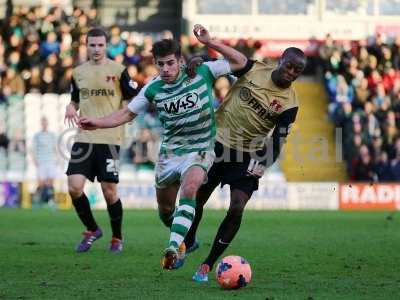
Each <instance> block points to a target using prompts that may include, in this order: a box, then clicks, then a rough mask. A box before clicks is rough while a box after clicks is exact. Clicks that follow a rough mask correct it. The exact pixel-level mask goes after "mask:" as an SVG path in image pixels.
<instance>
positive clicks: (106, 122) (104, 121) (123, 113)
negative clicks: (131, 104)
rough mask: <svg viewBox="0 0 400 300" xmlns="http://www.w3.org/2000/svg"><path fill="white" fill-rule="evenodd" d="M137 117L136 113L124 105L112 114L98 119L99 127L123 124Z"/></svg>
mask: <svg viewBox="0 0 400 300" xmlns="http://www.w3.org/2000/svg"><path fill="white" fill-rule="evenodd" d="M135 117H136V114H134V113H133V112H131V111H130V110H129V109H128V107H124V108H122V109H120V110H118V111H116V112H113V113H112V114H110V115H108V116H105V117H102V118H99V119H97V122H98V124H97V125H98V126H99V128H113V127H118V126H120V125H122V124H125V123H128V122H130V121H132V120H133V119H134V118H135Z"/></svg>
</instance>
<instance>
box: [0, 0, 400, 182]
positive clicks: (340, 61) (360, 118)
mask: <svg viewBox="0 0 400 300" xmlns="http://www.w3.org/2000/svg"><path fill="white" fill-rule="evenodd" d="M239 2H240V1H236V2H232V1H229V6H230V7H231V9H237V10H243V9H246V8H243V7H242V3H241V2H240V3H239ZM269 2H270V1H260V7H261V8H262V7H263V5H267V6H268V3H269ZM292 2H293V1H282V5H283V4H285V5H289V6H290V5H291V3H292ZM331 2H332V1H327V11H329V10H330V7H331V6H330V5H331ZM212 3H213V1H205V2H204V5H203V4H202V5H203V6H201V7H200V9H201V11H203V12H206V11H207V10H208V9H209V6H210V5H211V4H212ZM224 3H225V2H220V6H221V7H223V5H224ZM235 3H236V4H235ZM296 3H297V2H296ZM351 3H352V2H351V1H350V2H349V5H350V6H351ZM357 3H359V2H357ZM233 4H234V5H233ZM297 4H298V5H300V6H301V9H297V10H296V11H297V12H298V11H300V12H301V13H306V11H309V10H312V9H314V8H312V7H310V5H311V4H312V2H310V1H307V0H304V1H299V2H298V3H297ZM380 5H385V2H382V1H381V2H380ZM274 7H275V6H274ZM396 7H397V6H396ZM275 8H276V9H277V11H276V12H275V11H274V13H277V14H278V13H279V9H282V10H283V11H286V10H285V9H283V8H280V7H278V6H277V7H275ZM335 9H336V10H343V9H348V7H344V8H342V7H341V6H340V7H336V8H335ZM351 9H352V10H353V11H360V10H361V9H365V11H366V13H368V12H369V7H366V6H362V7H358V6H354V7H353V6H351ZM396 9H397V8H396ZM332 10H334V9H333V8H332ZM2 24H3V26H1V28H0V73H1V76H0V137H1V138H0V140H1V144H0V173H4V172H11V173H13V174H18V172H20V173H21V172H27V174H33V172H34V170H33V169H32V168H33V167H32V165H31V161H30V158H29V155H27V154H28V153H29V147H30V143H31V139H32V136H33V134H34V132H36V131H37V130H38V128H39V124H40V122H39V120H40V117H41V115H42V114H43V113H44V114H45V115H46V116H47V118H48V119H49V123H50V124H49V125H50V128H52V130H53V131H56V132H59V133H61V132H63V131H64V130H65V129H66V128H65V125H64V124H62V120H63V113H64V107H65V104H66V103H67V102H68V101H69V96H68V94H66V93H68V91H69V80H70V78H71V71H72V68H73V67H74V66H75V65H77V64H80V63H82V62H83V61H85V59H86V47H85V45H84V36H85V33H86V32H87V30H88V28H89V27H90V26H93V25H96V24H97V12H96V10H94V9H90V10H87V11H84V10H82V9H80V8H74V9H73V11H72V13H71V14H70V15H68V14H67V13H66V12H64V11H63V10H62V9H60V8H50V10H49V11H48V12H47V9H45V8H44V7H41V6H32V7H27V6H19V7H15V8H14V13H13V14H12V15H9V16H8V17H7V18H5V19H4V20H3V23H2ZM165 36H169V37H170V36H171V33H170V32H162V33H160V34H159V35H158V36H157V35H153V36H151V35H144V34H140V33H137V32H122V30H121V28H119V27H118V26H117V25H115V26H112V27H111V28H110V47H109V49H108V54H109V56H110V57H111V58H113V59H115V60H117V61H120V62H123V63H124V64H126V65H127V66H128V67H129V72H130V74H131V76H132V78H134V79H135V80H136V81H137V82H138V83H139V85H144V84H145V83H146V82H147V81H148V80H150V78H152V76H154V75H155V74H156V70H155V68H154V66H152V62H151V53H150V52H149V50H150V49H151V44H152V42H153V40H154V39H156V38H159V37H165ZM226 42H227V43H229V44H231V45H234V46H236V47H237V48H238V49H240V51H242V52H244V53H246V55H248V56H249V57H255V58H258V59H263V57H262V56H261V54H260V53H261V52H260V51H259V49H260V46H259V45H258V42H257V41H254V40H249V41H246V40H243V39H240V40H227V41H226ZM181 43H182V49H183V52H184V55H185V57H190V56H191V55H193V54H194V53H196V54H199V53H203V54H205V53H206V52H205V50H204V49H203V48H200V46H199V45H198V44H197V43H195V41H194V40H193V39H191V38H189V37H188V36H185V35H183V36H181ZM399 49H400V37H399V38H397V39H396V40H395V41H394V42H393V43H390V44H386V43H385V41H384V40H383V38H382V37H381V36H379V35H378V36H376V37H375V39H365V40H361V41H359V42H351V43H350V42H340V43H339V42H338V41H334V40H332V38H331V37H330V36H329V35H328V36H327V37H326V40H325V41H324V42H323V43H322V44H321V45H320V48H319V52H318V53H319V55H318V56H317V57H315V58H313V59H312V60H310V61H313V63H315V62H316V61H317V63H318V65H322V66H323V76H324V83H325V87H326V92H324V90H323V89H321V86H320V85H319V84H318V83H317V82H316V81H315V80H314V81H313V82H300V83H299V84H298V85H297V87H298V90H299V94H300V99H301V100H302V103H303V105H302V109H301V110H300V116H299V122H298V124H296V126H295V130H294V132H296V130H298V128H301V132H302V133H304V132H307V136H305V135H304V138H306V139H307V138H308V137H311V135H315V136H321V137H323V138H326V142H327V144H328V149H329V150H328V153H329V155H330V158H332V159H334V157H335V153H336V152H337V149H334V148H335V147H334V144H335V143H334V141H333V139H334V135H333V133H334V127H338V128H342V132H343V138H344V142H343V147H344V148H346V149H348V150H349V151H345V152H343V153H344V155H345V157H344V158H345V161H346V167H345V168H346V169H347V173H348V174H349V177H350V179H352V180H373V181H388V180H397V179H399V176H400V175H399V174H400V172H399V168H400V137H399V133H400V131H399V130H400V127H399V125H400V122H399V120H400V71H399V65H400V50H399ZM22 53H23V54H22ZM310 69H311V70H315V69H318V68H316V66H315V65H314V66H313V67H311V68H310ZM229 86H230V82H229V81H228V80H226V79H221V80H219V81H218V82H217V84H216V85H215V97H216V103H215V106H218V103H219V102H221V101H223V98H224V95H226V92H227V90H228V89H229ZM325 98H328V101H329V106H328V108H329V116H330V118H331V120H332V124H329V122H326V120H324V119H323V118H319V116H322V115H325V110H326V103H325V102H324V101H323V99H325ZM316 99H317V100H316ZM149 129H150V133H151V134H150V135H149V134H148V132H147V130H149ZM126 131H127V135H126V136H127V139H128V140H127V141H126V143H125V148H127V150H126V152H125V153H123V162H125V163H127V164H131V163H132V161H133V162H138V161H140V163H139V164H140V165H141V166H143V160H138V156H137V155H136V153H135V151H134V149H136V151H137V145H142V146H141V147H142V148H143V149H144V148H146V149H152V150H151V151H150V152H152V151H156V150H154V149H156V148H157V147H156V146H154V145H153V144H152V143H153V142H157V138H158V136H159V133H160V125H159V123H158V122H157V119H156V118H155V115H154V111H152V110H150V111H149V112H148V114H146V115H144V116H141V117H140V118H139V119H138V121H137V122H134V124H133V125H130V126H128V127H127V129H126ZM143 131H145V132H143ZM144 137H146V142H145V146H143V138H144ZM148 143H150V144H151V145H150V144H149V145H148ZM306 144H307V143H306ZM301 147H302V149H301V152H302V153H309V151H310V149H309V147H312V145H311V144H310V143H308V146H307V145H302V146H301ZM27 149H28V150H27ZM295 150H296V149H294V147H293V145H291V144H290V143H289V145H288V147H287V149H286V151H285V152H286V153H287V157H288V159H287V160H286V162H283V166H282V167H283V170H284V171H285V175H286V177H287V178H288V179H289V180H300V181H303V180H309V179H310V178H308V177H307V176H308V175H307V174H308V172H304V170H307V169H308V168H311V167H313V166H314V167H315V164H316V162H313V161H312V160H311V161H310V160H308V162H307V163H305V164H301V165H299V164H295V163H294V159H295V158H293V151H295ZM147 151H148V150H146V152H147ZM290 153H292V154H290ZM146 156H148V158H149V160H148V161H150V163H145V165H146V166H150V167H151V166H152V165H153V160H154V156H155V154H154V153H146ZM306 156H307V155H306ZM135 157H136V158H135ZM290 157H292V158H290ZM150 158H151V159H150ZM146 159H147V158H146ZM145 161H146V160H145ZM331 162H332V164H331V167H330V166H329V163H327V165H326V166H325V165H324V168H320V169H319V170H320V171H319V172H320V173H319V175H318V174H316V173H315V172H314V173H313V174H312V175H313V176H316V175H318V176H317V177H313V179H314V180H316V179H318V180H319V179H321V180H339V181H340V180H342V179H345V177H346V172H344V171H343V168H342V166H340V164H335V161H334V160H331ZM307 164H309V165H308V166H307ZM138 167H139V165H138ZM129 169H130V167H129ZM355 170H357V171H355ZM360 170H361V171H360ZM388 174H389V175H388Z"/></svg>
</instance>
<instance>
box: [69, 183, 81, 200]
mask: <svg viewBox="0 0 400 300" xmlns="http://www.w3.org/2000/svg"><path fill="white" fill-rule="evenodd" d="M68 193H69V195H70V196H71V198H72V199H77V198H79V197H80V196H81V195H82V193H83V188H82V187H81V186H76V185H69V186H68Z"/></svg>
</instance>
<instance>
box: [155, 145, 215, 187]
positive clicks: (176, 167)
mask: <svg viewBox="0 0 400 300" xmlns="http://www.w3.org/2000/svg"><path fill="white" fill-rule="evenodd" d="M214 159H215V154H214V150H213V151H203V152H193V153H188V154H184V155H181V156H169V157H168V156H165V155H162V154H161V155H160V158H159V160H158V162H157V165H156V188H159V189H163V188H166V187H167V186H169V185H171V184H173V183H174V182H177V181H180V180H181V178H182V176H183V174H184V173H185V172H186V171H187V170H188V169H189V168H190V167H193V166H199V167H201V168H203V169H204V171H205V172H206V173H207V172H208V171H209V170H210V168H211V166H212V164H213V162H214ZM206 179H207V177H206Z"/></svg>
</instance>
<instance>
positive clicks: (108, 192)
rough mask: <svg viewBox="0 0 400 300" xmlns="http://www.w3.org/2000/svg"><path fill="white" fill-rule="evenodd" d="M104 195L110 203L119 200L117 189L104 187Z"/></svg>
mask: <svg viewBox="0 0 400 300" xmlns="http://www.w3.org/2000/svg"><path fill="white" fill-rule="evenodd" d="M103 195H104V199H106V201H107V203H108V204H113V203H115V202H116V201H118V196H117V191H116V190H115V189H109V188H106V189H103Z"/></svg>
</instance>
